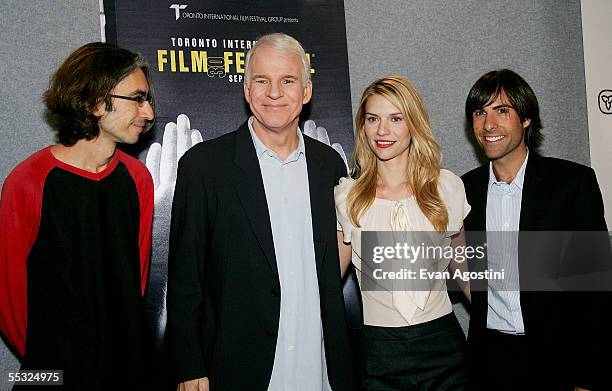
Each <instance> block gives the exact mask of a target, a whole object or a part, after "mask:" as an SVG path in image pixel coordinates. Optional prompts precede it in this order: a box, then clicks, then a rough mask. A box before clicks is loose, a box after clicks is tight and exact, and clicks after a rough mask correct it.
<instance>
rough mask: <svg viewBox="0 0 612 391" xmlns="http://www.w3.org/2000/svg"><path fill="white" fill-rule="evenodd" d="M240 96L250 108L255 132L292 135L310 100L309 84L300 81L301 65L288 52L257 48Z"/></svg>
mask: <svg viewBox="0 0 612 391" xmlns="http://www.w3.org/2000/svg"><path fill="white" fill-rule="evenodd" d="M249 71H250V72H249V74H250V80H247V81H246V82H245V84H244V97H245V98H246V101H247V102H248V103H249V106H250V107H251V111H252V112H253V116H254V117H255V120H254V121H253V128H254V129H255V132H272V133H284V132H295V131H296V129H297V127H298V122H299V116H300V112H301V111H302V105H304V104H306V103H308V101H310V97H311V95H312V83H311V82H310V80H308V81H307V82H304V76H303V75H304V65H303V64H302V61H301V60H300V58H299V57H298V56H297V55H296V54H294V53H292V52H289V51H284V50H279V49H276V48H273V47H271V46H265V45H264V46H260V47H258V48H257V52H256V53H254V54H253V56H252V58H251V60H250V63H249Z"/></svg>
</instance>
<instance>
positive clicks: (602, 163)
mask: <svg viewBox="0 0 612 391" xmlns="http://www.w3.org/2000/svg"><path fill="white" fill-rule="evenodd" d="M581 8H582V39H583V47H584V71H585V76H586V91H587V108H588V116H589V141H590V147H591V166H592V167H593V169H594V170H595V173H596V174H597V180H598V181H599V186H600V187H601V192H602V195H603V199H604V206H605V209H606V221H607V222H608V229H609V228H610V224H612V174H611V173H612V158H611V156H612V72H611V71H610V70H611V69H612V66H611V65H610V62H611V61H612V39H610V37H612V1H610V0H582V2H581Z"/></svg>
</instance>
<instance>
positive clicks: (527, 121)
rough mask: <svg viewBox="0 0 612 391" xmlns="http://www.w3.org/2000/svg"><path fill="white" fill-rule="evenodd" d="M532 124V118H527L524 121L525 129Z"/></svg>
mask: <svg viewBox="0 0 612 391" xmlns="http://www.w3.org/2000/svg"><path fill="white" fill-rule="evenodd" d="M529 125H531V118H525V120H524V121H523V129H527V128H528V127H529Z"/></svg>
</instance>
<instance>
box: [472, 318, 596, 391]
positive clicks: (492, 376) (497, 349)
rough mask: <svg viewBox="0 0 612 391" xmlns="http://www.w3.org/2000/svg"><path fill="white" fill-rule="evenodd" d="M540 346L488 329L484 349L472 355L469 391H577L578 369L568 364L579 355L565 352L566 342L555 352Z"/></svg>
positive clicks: (524, 337)
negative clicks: (576, 374)
mask: <svg viewBox="0 0 612 391" xmlns="http://www.w3.org/2000/svg"><path fill="white" fill-rule="evenodd" d="M536 342H537V341H530V337H528V336H525V335H512V334H505V333H502V332H499V331H496V330H490V329H487V330H486V331H485V335H484V339H483V346H482V347H481V348H480V349H479V350H478V351H477V352H476V353H472V352H470V368H469V374H470V376H469V390H470V391H490V390H495V391H516V390H522V391H540V390H546V391H573V390H574V382H573V381H572V375H573V374H574V373H575V372H576V368H574V367H572V366H571V365H570V364H568V362H569V360H572V359H573V357H574V355H575V353H572V352H571V350H570V349H569V348H568V349H567V350H565V349H564V348H563V347H564V346H565V345H566V343H564V341H558V345H559V346H558V347H556V349H555V350H554V351H553V350H552V349H551V348H552V347H547V346H545V345H543V344H540V345H538V344H536ZM605 389H607V388H605ZM595 390H600V388H595V389H594V391H595Z"/></svg>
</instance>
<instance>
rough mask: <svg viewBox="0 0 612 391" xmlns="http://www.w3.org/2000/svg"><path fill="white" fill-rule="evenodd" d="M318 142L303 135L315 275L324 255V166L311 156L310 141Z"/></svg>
mask: <svg viewBox="0 0 612 391" xmlns="http://www.w3.org/2000/svg"><path fill="white" fill-rule="evenodd" d="M313 142H318V141H314V140H311V139H310V138H309V137H308V136H304V149H305V151H306V167H307V169H308V191H309V192H310V214H311V217H312V239H313V242H314V249H315V260H316V263H317V275H319V274H320V272H321V263H322V262H323V258H324V257H325V250H326V247H327V246H326V244H325V241H324V240H322V234H321V229H320V227H322V226H323V221H321V220H322V216H321V212H322V211H324V210H325V199H324V196H325V194H324V192H325V191H324V189H325V181H324V178H325V167H324V166H323V162H322V161H321V159H317V156H313V153H314V150H313V149H312V148H311V145H312V144H311V143H313Z"/></svg>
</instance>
